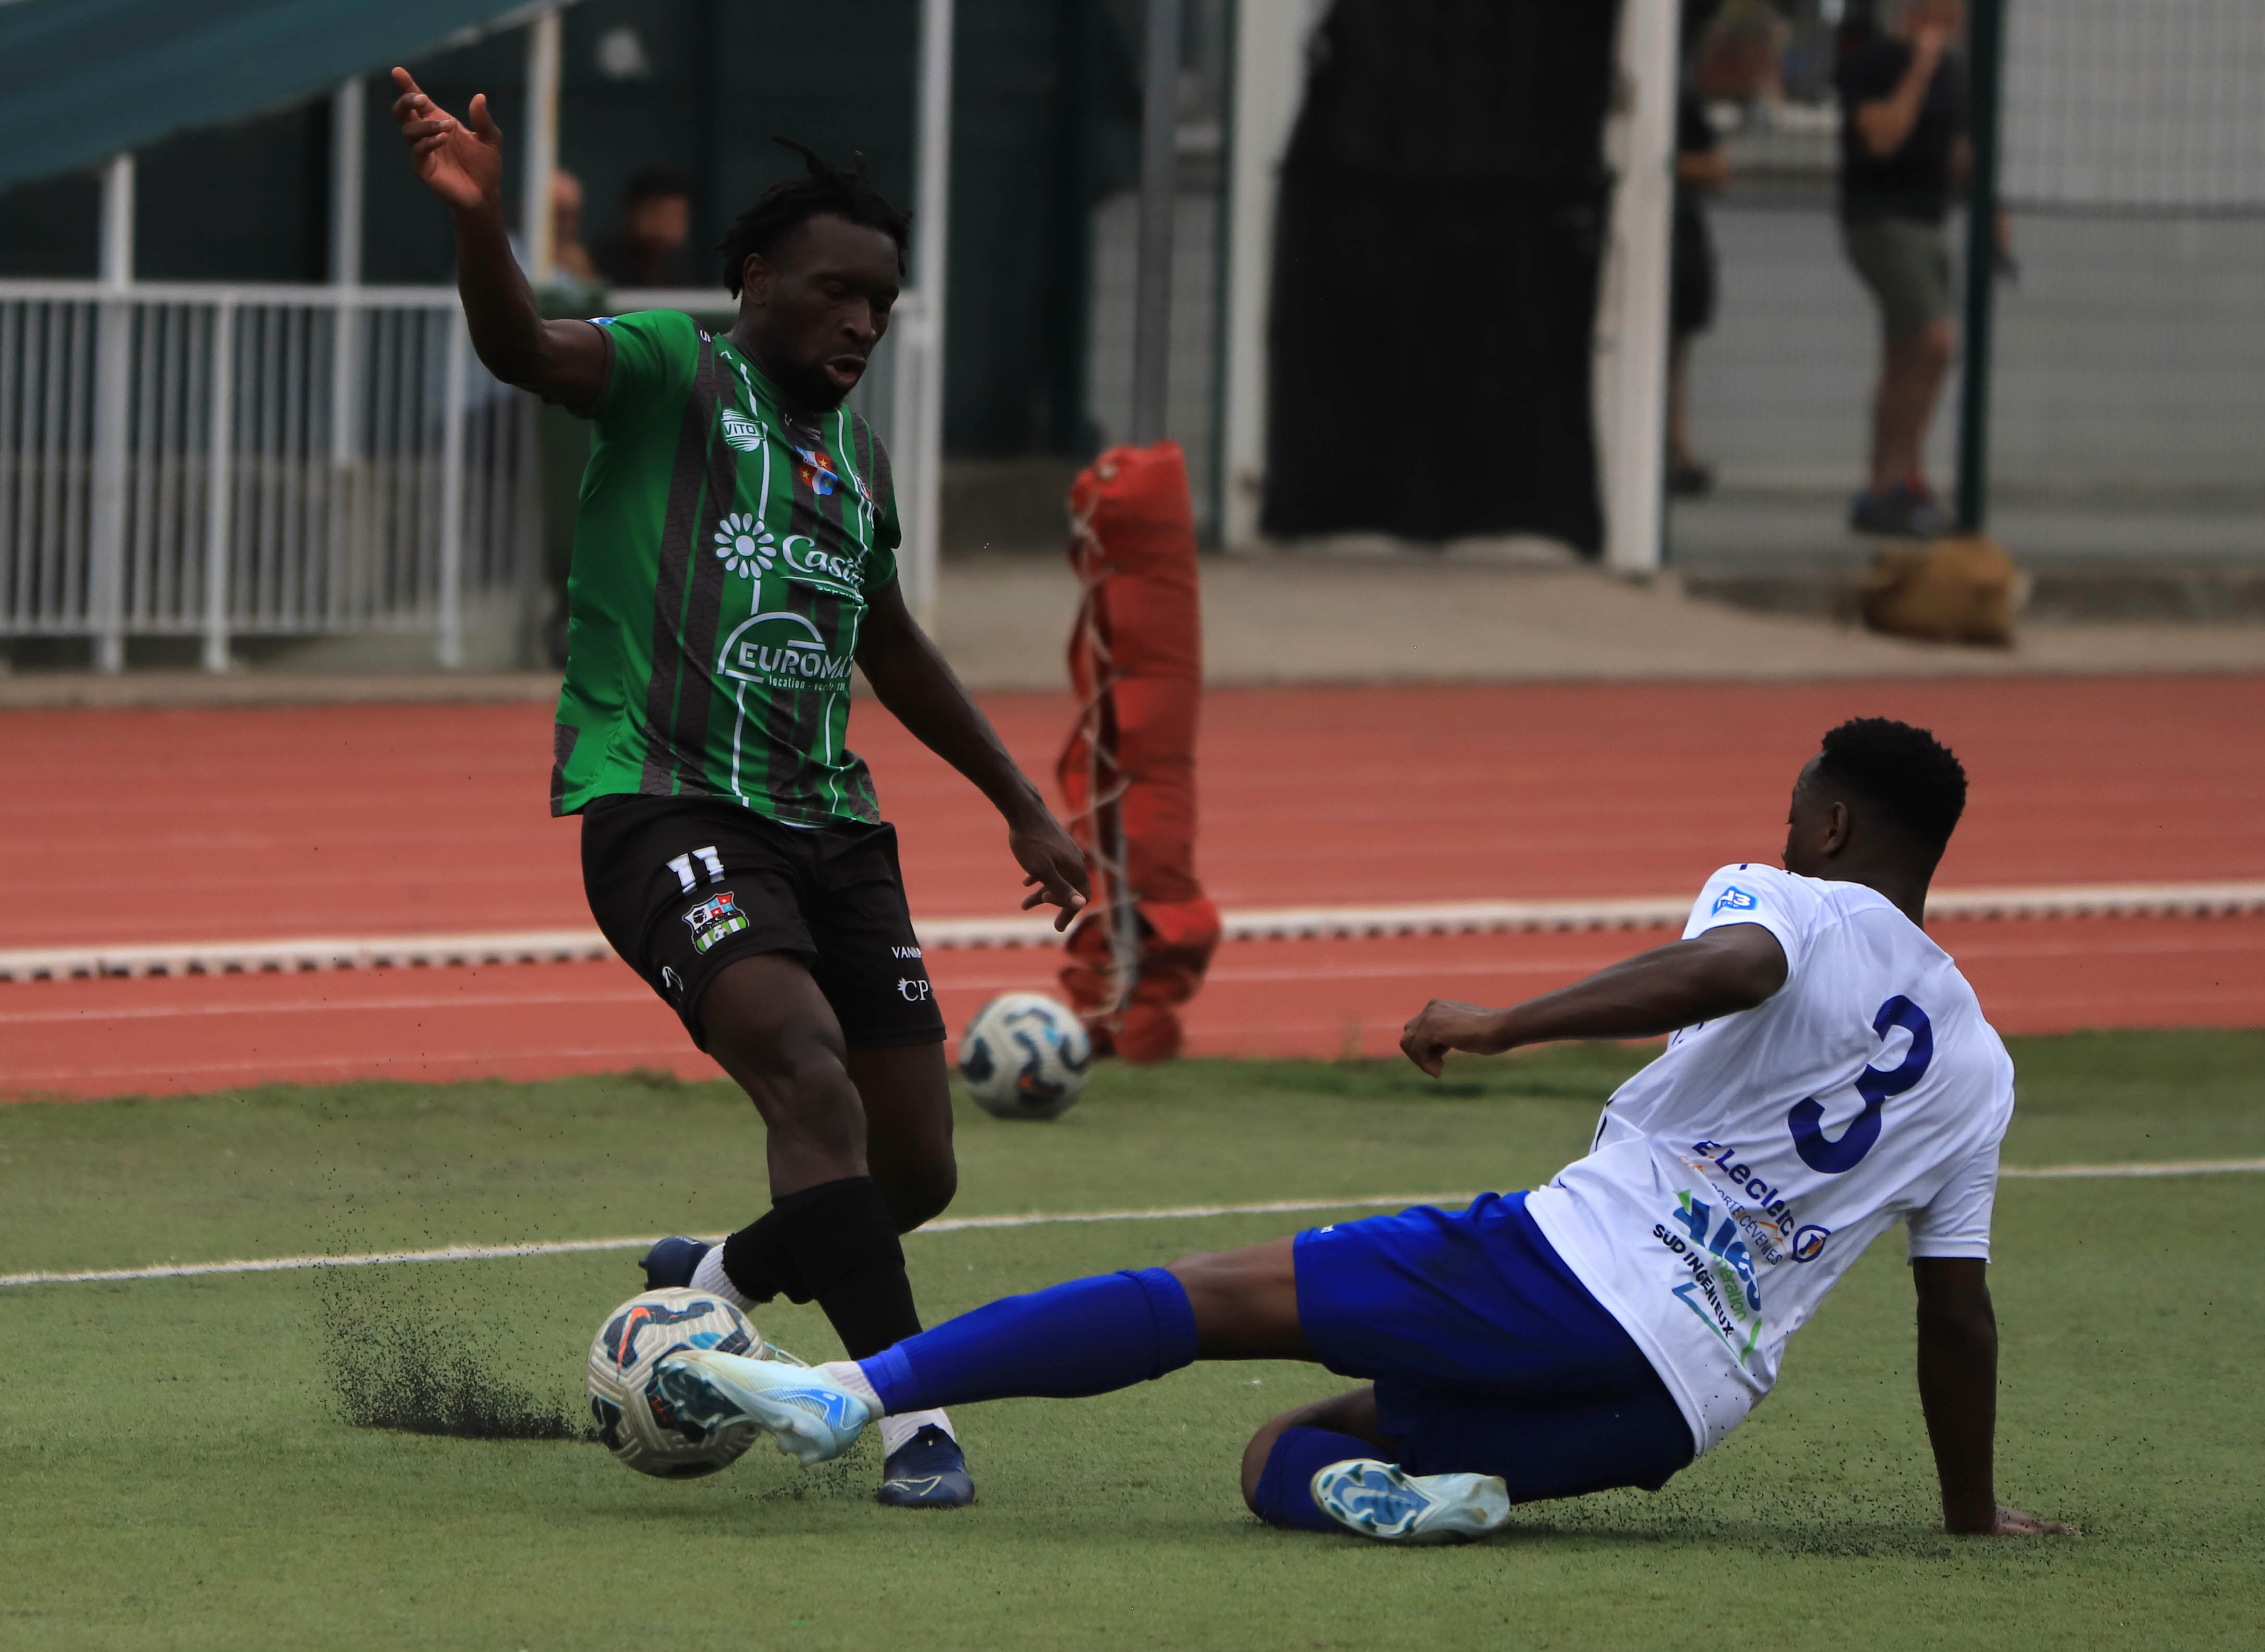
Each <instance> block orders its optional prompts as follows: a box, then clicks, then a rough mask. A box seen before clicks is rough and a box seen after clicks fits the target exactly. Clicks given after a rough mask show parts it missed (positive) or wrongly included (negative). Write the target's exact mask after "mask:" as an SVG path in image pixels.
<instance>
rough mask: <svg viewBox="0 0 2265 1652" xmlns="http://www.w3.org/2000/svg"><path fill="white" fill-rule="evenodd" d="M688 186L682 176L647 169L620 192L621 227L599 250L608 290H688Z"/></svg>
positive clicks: (600, 268) (691, 278) (690, 280)
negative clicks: (684, 288)
mask: <svg viewBox="0 0 2265 1652" xmlns="http://www.w3.org/2000/svg"><path fill="white" fill-rule="evenodd" d="M691 233H692V185H691V182H690V180H689V179H688V178H686V177H685V176H684V174H683V173H681V172H676V171H669V170H668V169H667V168H666V167H660V166H649V167H646V168H645V170H644V171H640V172H638V173H637V175H636V176H635V177H633V178H630V184H629V187H628V188H627V189H626V190H624V191H623V193H622V222H621V228H619V229H616V230H615V231H614V233H613V234H612V235H610V236H608V237H607V238H606V240H605V241H604V242H603V243H602V244H601V245H600V246H599V248H598V251H597V255H596V258H595V262H596V264H597V266H598V273H599V274H600V275H601V277H603V278H604V280H605V281H606V283H607V285H608V286H610V287H689V286H691V285H693V281H694V276H693V271H692V261H691V259H690V258H688V257H687V256H686V252H685V242H686V240H687V239H688V237H690V236H691Z"/></svg>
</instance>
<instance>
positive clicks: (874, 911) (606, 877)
mask: <svg viewBox="0 0 2265 1652" xmlns="http://www.w3.org/2000/svg"><path fill="white" fill-rule="evenodd" d="M582 887H583V890H584V891H585V892H586V893H587V894H588V896H589V898H590V912H591V914H592V915H593V916H594V917H595V918H596V919H597V921H598V928H601V929H602V930H604V931H605V935H606V939H607V940H608V941H609V942H612V943H613V947H614V950H615V951H616V952H618V953H620V954H621V955H622V957H623V958H624V959H626V960H627V961H628V963H629V965H630V968H632V969H634V970H635V971H636V972H637V973H638V974H639V975H642V976H643V977H645V984H646V985H647V986H651V987H652V990H653V991H655V992H656V993H659V994H660V995H661V997H662V998H663V999H665V1000H666V1001H667V1003H668V1007H669V1008H671V1009H674V1011H675V1012H676V1013H677V1015H679V1016H681V1017H682V1019H683V1022H684V1025H685V1029H686V1030H688V1032H690V1033H691V1035H692V1042H693V1043H694V1044H697V1045H699V1046H700V1048H702V1049H703V1050H705V1049H706V1048H707V1047H708V1039H707V1035H706V1034H705V1033H704V1032H703V1030H702V1028H701V1024H700V998H701V994H702V993H704V992H705V991H706V990H707V987H708V983H709V982H710V980H712V979H715V976H716V973H717V971H719V970H721V969H722V968H723V967H724V966H725V964H729V963H731V962H732V961H733V960H734V959H736V958H744V957H755V956H757V955H759V954H761V953H766V952H783V953H787V954H789V955H790V956H791V957H797V958H799V959H800V960H801V961H802V964H803V965H804V967H805V968H806V969H808V970H809V971H810V972H811V975H812V978H813V979H815V980H816V981H817V982H818V986H819V991H820V992H822V993H825V994H826V1001H827V1003H828V1004H830V1005H832V1006H833V1008H834V1017H835V1019H836V1020H838V1021H839V1022H841V1034H842V1037H843V1038H844V1040H845V1041H846V1042H847V1043H848V1045H849V1047H850V1048H852V1049H878V1048H882V1047H884V1046H887V1045H892V1044H933V1043H936V1042H937V1041H938V1040H940V1039H942V1038H943V1011H942V1010H940V1009H938V1008H936V993H935V990H934V988H932V987H931V986H929V979H928V966H927V965H926V964H924V963H922V962H921V948H920V940H919V938H918V937H917V936H916V935H914V934H913V920H912V913H911V911H910V909H909V908H908V907H907V906H906V905H905V882H904V875H903V873H902V872H901V871H900V870H899V868H898V865H897V830H896V828H895V827H894V826H864V825H859V824H856V823H853V822H844V823H842V824H841V825H839V826H811V827H798V826H781V825H779V824H778V822H777V821H776V820H771V819H766V818H765V817H763V816H761V815H759V814H756V813H755V812H754V811H752V810H749V809H744V808H742V807H740V806H739V804H735V803H719V802H717V801H715V800H714V799H712V798H703V797H601V798H599V799H597V800H596V801H594V802H593V803H592V804H590V805H589V807H588V808H586V809H585V810H584V811H582Z"/></svg>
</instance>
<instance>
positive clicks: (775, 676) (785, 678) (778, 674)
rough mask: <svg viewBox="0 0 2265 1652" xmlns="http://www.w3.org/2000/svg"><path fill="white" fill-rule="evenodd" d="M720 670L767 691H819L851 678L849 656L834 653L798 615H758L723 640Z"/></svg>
mask: <svg viewBox="0 0 2265 1652" xmlns="http://www.w3.org/2000/svg"><path fill="white" fill-rule="evenodd" d="M716 669H717V671H719V672H721V673H724V675H725V676H726V677H736V678H738V679H739V680H740V681H741V682H754V683H761V684H762V685H763V686H764V687H765V688H825V687H827V686H829V685H833V684H837V683H841V682H842V681H844V680H846V679H847V678H848V675H849V656H848V655H847V654H835V653H832V652H830V651H828V650H827V646H826V638H825V637H822V636H820V635H819V630H818V627H817V626H815V625H813V624H812V623H811V622H809V621H808V620H806V619H805V618H804V617H803V616H802V615H799V614H758V615H755V616H754V618H753V619H750V620H745V621H742V622H740V624H739V629H738V630H734V631H733V632H732V634H731V635H730V636H729V637H725V639H724V646H723V649H722V650H721V651H720V652H718V654H717V658H716Z"/></svg>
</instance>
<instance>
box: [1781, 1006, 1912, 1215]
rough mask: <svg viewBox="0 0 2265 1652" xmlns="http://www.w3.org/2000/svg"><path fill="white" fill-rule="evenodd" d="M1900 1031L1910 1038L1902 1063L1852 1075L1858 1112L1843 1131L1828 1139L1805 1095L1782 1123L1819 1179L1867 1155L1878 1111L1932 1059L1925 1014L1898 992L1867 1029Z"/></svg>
mask: <svg viewBox="0 0 2265 1652" xmlns="http://www.w3.org/2000/svg"><path fill="white" fill-rule="evenodd" d="M1890 1027H1901V1028H1902V1029H1903V1030H1904V1031H1906V1032H1908V1033H1909V1034H1911V1048H1910V1049H1908V1050H1906V1051H1904V1059H1903V1060H1902V1061H1901V1062H1900V1063H1899V1064H1898V1065H1897V1066H1894V1067H1891V1068H1889V1069H1886V1070H1885V1071H1883V1070H1882V1069H1881V1068H1879V1067H1875V1066H1867V1067H1866V1068H1865V1069H1864V1070H1863V1071H1862V1072H1861V1073H1858V1074H1857V1075H1856V1094H1857V1095H1861V1096H1862V1097H1863V1098H1864V1107H1863V1110H1862V1111H1861V1112H1859V1113H1858V1114H1857V1115H1856V1117H1854V1118H1853V1119H1851V1120H1850V1121H1849V1124H1848V1128H1847V1129H1846V1130H1844V1131H1842V1132H1840V1139H1839V1140H1838V1141H1833V1140H1831V1139H1828V1138H1827V1137H1826V1136H1825V1134H1824V1109H1823V1108H1822V1107H1819V1106H1818V1105H1817V1099H1816V1097H1814V1096H1811V1097H1810V1099H1809V1100H1807V1101H1804V1102H1795V1103H1794V1104H1793V1110H1792V1111H1791V1112H1789V1113H1788V1114H1787V1115H1786V1118H1785V1122H1786V1125H1787V1127H1788V1129H1790V1130H1791V1131H1792V1132H1793V1146H1794V1150H1795V1152H1797V1153H1800V1154H1801V1158H1802V1162H1803V1163H1804V1164H1806V1165H1807V1166H1808V1167H1809V1168H1810V1169H1812V1170H1815V1171H1817V1172H1818V1173H1820V1174H1821V1175H1839V1174H1840V1173H1841V1172H1842V1171H1844V1170H1853V1169H1854V1168H1856V1167H1857V1165H1858V1164H1859V1163H1861V1161H1862V1160H1863V1157H1864V1155H1865V1154H1866V1153H1869V1152H1871V1151H1872V1144H1873V1143H1875V1142H1876V1141H1877V1140H1879V1139H1880V1109H1881V1108H1883V1107H1884V1106H1885V1105H1886V1104H1887V1101H1888V1098H1889V1097H1890V1096H1891V1095H1902V1094H1903V1093H1904V1091H1905V1090H1907V1089H1909V1088H1911V1087H1912V1085H1914V1084H1916V1083H1918V1082H1919V1081H1920V1080H1921V1079H1923V1078H1925V1077H1926V1066H1927V1063H1928V1062H1930V1061H1932V1060H1934V1026H1933V1025H1932V1024H1931V1023H1930V1022H1928V1021H1927V1018H1926V1011H1925V1010H1923V1009H1921V1008H1919V1006H1918V1005H1917V1004H1914V1003H1912V1001H1911V1000H1910V999H1908V998H1905V997H1904V995H1903V994H1902V993H1897V994H1896V996H1895V997H1893V998H1890V1000H1888V1001H1887V1002H1886V1003H1884V1004H1883V1005H1881V1006H1880V1013H1879V1014H1878V1015H1875V1017H1873V1020H1872V1030H1873V1031H1874V1032H1875V1033H1876V1034H1878V1035H1879V1036H1880V1037H1883V1038H1884V1037H1887V1036H1888V1029H1889V1028H1890Z"/></svg>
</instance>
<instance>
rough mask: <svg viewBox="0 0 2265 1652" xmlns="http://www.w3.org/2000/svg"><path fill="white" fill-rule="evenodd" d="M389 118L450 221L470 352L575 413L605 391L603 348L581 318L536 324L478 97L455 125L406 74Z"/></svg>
mask: <svg viewBox="0 0 2265 1652" xmlns="http://www.w3.org/2000/svg"><path fill="white" fill-rule="evenodd" d="M393 84H395V85H397V86H398V87H400V88H401V96H400V97H399V98H396V99H395V100H394V104H393V118H394V119H395V120H398V121H399V122H400V123H401V135H402V136H403V138H404V139H405V140H407V142H408V144H409V164H410V165H411V166H412V167H413V168H415V169H416V172H417V176H418V177H419V178H422V179H423V180H424V181H425V186H426V188H427V189H430V190H431V191H432V192H433V193H434V194H435V195H438V196H439V197H440V198H441V200H442V201H443V202H444V203H446V205H447V206H448V211H449V213H450V214H451V215H453V216H454V217H455V221H456V290H457V292H458V293H460V294H461V295H462V297H463V301H464V320H465V322H466V324H468V325H469V326H470V330H471V335H472V348H473V349H474V350H476V351H477V352H478V353H479V357H480V360H482V361H483V362H484V363H485V364H486V366H487V369H488V371H489V372H491V373H492V374H494V375H496V377H498V378H499V379H501V380H502V381H503V382H505V383H506V384H516V385H518V386H519V387H520V388H521V389H527V390H533V391H534V392H535V394H536V395H538V396H542V397H547V398H548V399H550V400H551V401H554V402H562V403H564V404H565V405H566V406H568V407H570V408H573V409H575V410H577V411H582V410H586V409H587V408H590V407H592V406H594V405H595V404H596V403H597V400H598V397H599V395H600V394H601V392H602V391H603V390H604V389H605V388H606V344H605V340H604V338H601V336H600V334H599V332H598V330H597V329H596V328H595V327H594V326H592V325H591V324H589V323H588V322H586V321H545V320H543V317H542V316H541V315H540V314H539V313H538V312H537V311H536V309H535V294H534V291H533V290H532V289H531V288H530V287H528V284H527V277H526V276H525V275H524V274H522V273H521V271H520V267H519V260H518V259H517V258H513V256H512V252H511V238H510V237H509V236H508V235H507V234H506V232H505V230H504V227H503V133H502V132H501V131H500V130H499V128H498V127H497V126H496V123H495V121H494V120H492V118H491V117H490V116H489V114H488V100H487V95H486V94H485V93H484V92H483V93H480V94H478V95H477V96H475V97H474V98H472V102H471V107H470V109H468V110H466V111H465V114H466V120H457V119H456V118H455V116H454V115H452V114H450V113H448V111H446V110H444V109H442V108H441V106H440V105H438V104H436V103H434V102H433V100H432V99H431V98H428V97H426V95H425V93H424V92H423V91H421V90H419V87H418V84H417V83H416V81H415V80H414V79H412V78H411V76H410V73H409V71H408V70H407V69H395V70H394V71H393Z"/></svg>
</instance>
